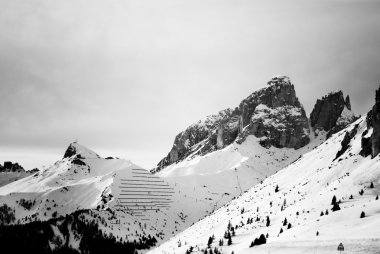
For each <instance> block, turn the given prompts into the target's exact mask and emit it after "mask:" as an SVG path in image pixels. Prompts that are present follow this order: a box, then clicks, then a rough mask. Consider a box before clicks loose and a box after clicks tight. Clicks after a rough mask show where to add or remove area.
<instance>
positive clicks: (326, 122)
mask: <svg viewBox="0 0 380 254" xmlns="http://www.w3.org/2000/svg"><path fill="white" fill-rule="evenodd" d="M356 119H357V117H356V116H355V115H354V113H353V112H352V111H351V103H350V97H349V96H348V95H347V96H346V99H345V98H344V96H343V92H342V91H339V92H334V93H330V94H328V95H326V96H324V97H323V98H322V99H318V100H317V102H316V104H315V106H314V108H313V111H312V112H311V114H310V123H311V126H312V127H313V128H314V130H317V129H319V130H324V131H326V132H328V134H327V137H330V136H331V135H332V134H334V133H336V132H338V131H340V130H342V129H344V128H345V127H346V126H347V125H348V124H350V123H352V122H353V121H355V120H356Z"/></svg>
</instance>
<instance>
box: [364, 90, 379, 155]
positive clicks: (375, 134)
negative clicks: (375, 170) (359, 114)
mask: <svg viewBox="0 0 380 254" xmlns="http://www.w3.org/2000/svg"><path fill="white" fill-rule="evenodd" d="M371 131H372V133H371ZM361 145H362V151H361V152H360V154H361V155H363V156H368V155H371V156H372V158H373V157H375V156H377V155H378V154H379V153H380V87H379V89H378V90H376V97H375V105H374V106H373V107H372V109H371V110H370V111H369V112H368V113H367V130H365V131H364V132H363V136H362V144H361Z"/></svg>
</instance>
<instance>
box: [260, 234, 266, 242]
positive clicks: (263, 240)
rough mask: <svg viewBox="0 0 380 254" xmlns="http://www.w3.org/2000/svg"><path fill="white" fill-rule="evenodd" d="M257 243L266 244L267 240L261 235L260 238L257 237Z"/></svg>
mask: <svg viewBox="0 0 380 254" xmlns="http://www.w3.org/2000/svg"><path fill="white" fill-rule="evenodd" d="M259 243H260V244H265V243H267V239H266V238H265V236H264V235H263V234H261V235H260V237H259Z"/></svg>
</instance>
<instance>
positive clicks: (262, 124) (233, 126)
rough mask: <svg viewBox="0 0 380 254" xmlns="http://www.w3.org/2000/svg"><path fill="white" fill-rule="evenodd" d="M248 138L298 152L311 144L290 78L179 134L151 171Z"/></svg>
mask: <svg viewBox="0 0 380 254" xmlns="http://www.w3.org/2000/svg"><path fill="white" fill-rule="evenodd" d="M259 105H260V107H258V106H259ZM255 116H256V117H255ZM249 135H255V136H257V137H259V138H261V142H260V144H261V145H263V146H265V147H269V146H275V147H288V148H296V149H297V148H300V147H302V146H304V145H306V144H307V143H308V142H309V128H308V119H307V116H306V114H305V110H304V109H303V107H302V105H301V103H300V102H299V100H298V98H297V96H296V92H295V90H294V85H293V84H292V83H291V82H290V80H289V78H288V77H286V76H280V77H274V78H273V79H272V80H270V81H269V82H268V83H267V86H266V87H265V88H263V89H260V90H259V91H256V92H254V93H253V94H251V95H250V96H249V97H247V98H246V99H244V100H243V101H242V102H241V103H240V104H239V106H238V107H237V108H235V109H234V110H232V109H225V110H223V111H220V112H219V113H218V114H217V115H212V116H208V117H207V118H206V119H205V120H202V121H199V122H197V123H195V124H193V125H191V126H190V127H188V128H187V129H186V130H185V131H183V132H181V133H179V134H178V135H177V136H176V138H175V140H174V145H173V147H172V149H171V151H170V152H169V154H168V155H167V156H166V157H165V158H164V159H162V160H161V161H160V162H159V163H158V165H157V167H156V168H155V169H153V170H152V172H158V171H160V170H161V169H162V168H164V167H166V166H168V165H170V164H172V163H175V162H178V161H181V160H183V159H185V158H187V157H189V156H195V155H204V154H207V153H209V152H212V151H215V150H218V149H222V148H224V147H226V146H228V145H230V144H231V143H233V142H234V141H237V142H238V143H242V142H244V140H245V139H246V138H247V136H249Z"/></svg>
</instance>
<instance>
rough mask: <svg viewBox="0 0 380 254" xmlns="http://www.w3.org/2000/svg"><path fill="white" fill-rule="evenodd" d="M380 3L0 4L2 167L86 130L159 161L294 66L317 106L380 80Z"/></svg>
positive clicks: (105, 145) (362, 98)
mask: <svg viewBox="0 0 380 254" xmlns="http://www.w3.org/2000/svg"><path fill="white" fill-rule="evenodd" d="M379 14H380V1H370V0H367V1H366V0H360V1H359V0H357V1H354V0H352V1H350V0H326V1H325V0H315V1H314V0H302V1H296V0H295V1H286V0H280V1H270V0H265V1H254V0H246V1H245V0H148V1H146V0H120V1H104V0H88V1H79V0H76V1H67V0H54V1H53V0H44V1H41V0H34V1H28V0H23V1H21V0H12V1H9V0H0V96H1V97H0V163H2V161H4V160H13V161H18V162H19V163H21V164H22V165H24V167H25V168H27V169H30V168H32V167H41V166H42V165H48V164H50V163H52V162H54V161H55V160H58V159H60V158H61V157H62V156H63V153H64V151H65V149H66V147H67V146H68V144H69V143H70V142H71V141H73V140H75V139H78V140H79V142H80V143H82V144H83V145H85V146H87V147H90V148H92V149H93V150H95V151H97V152H98V153H100V154H101V155H103V156H109V155H115V156H119V157H123V158H127V159H130V160H132V161H133V162H135V163H137V164H140V165H142V166H144V167H146V168H152V167H153V166H154V165H155V164H156V163H157V162H158V161H159V160H160V159H161V158H162V157H164V156H166V154H167V153H168V152H169V150H170V148H171V146H172V143H173V141H174V137H175V135H176V134H177V133H178V132H180V131H182V130H184V129H185V128H186V127H187V126H188V125H190V124H191V123H193V122H196V121H197V120H199V119H201V118H203V117H205V116H206V115H209V114H213V113H216V112H218V111H219V110H222V109H224V108H227V107H236V106H237V105H238V104H239V102H240V101H241V100H242V99H244V98H245V97H247V96H248V95H249V94H250V93H252V92H253V91H255V90H257V89H260V88H262V87H264V86H265V85H266V82H267V81H268V80H269V79H270V78H271V77H272V76H274V75H288V76H290V78H291V80H292V82H293V83H294V84H295V88H296V92H297V95H298V97H299V99H300V101H301V103H302V104H303V105H304V107H305V109H306V111H307V113H308V114H310V112H311V110H312V107H313V105H314V103H315V101H316V99H317V98H320V97H322V96H323V95H325V94H327V93H328V92H330V91H334V90H343V92H344V94H349V95H350V97H351V102H352V107H353V110H354V111H355V112H357V113H359V114H365V113H366V112H367V111H368V110H369V109H370V107H371V106H372V105H373V104H374V91H375V89H376V88H377V87H378V86H379V82H380V25H379V24H380V15H379Z"/></svg>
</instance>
